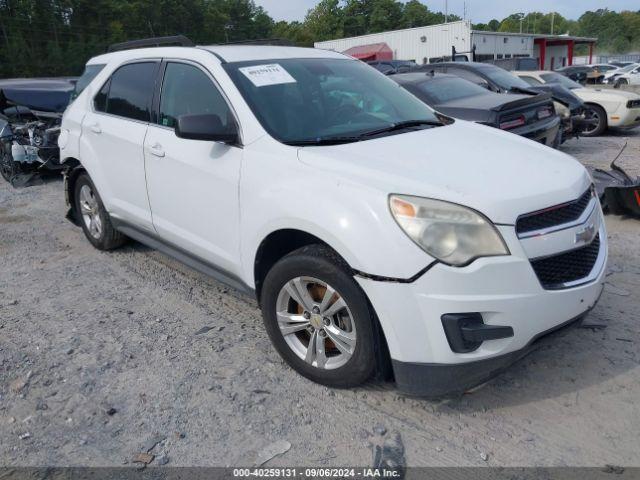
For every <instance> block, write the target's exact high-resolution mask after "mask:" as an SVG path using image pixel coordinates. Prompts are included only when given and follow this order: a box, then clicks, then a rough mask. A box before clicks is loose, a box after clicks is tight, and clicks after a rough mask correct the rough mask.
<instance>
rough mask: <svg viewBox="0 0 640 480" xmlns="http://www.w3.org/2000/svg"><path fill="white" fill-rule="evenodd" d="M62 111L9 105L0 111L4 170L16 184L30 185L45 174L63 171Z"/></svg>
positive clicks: (0, 163)
mask: <svg viewBox="0 0 640 480" xmlns="http://www.w3.org/2000/svg"><path fill="white" fill-rule="evenodd" d="M61 118H62V115H61V114H59V113H42V112H38V113H36V112H33V111H32V110H30V109H29V108H27V107H19V106H14V107H9V108H5V109H4V110H3V111H2V112H0V173H1V174H2V177H3V178H4V179H5V180H6V181H8V182H10V183H11V184H12V185H13V186H16V187H17V186H26V185H28V184H29V183H30V182H31V181H33V180H34V178H35V177H37V176H39V175H40V174H42V173H50V172H57V171H60V170H62V165H60V149H59V148H58V136H59V135H60V120H61Z"/></svg>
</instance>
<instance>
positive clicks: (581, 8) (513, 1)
mask: <svg viewBox="0 0 640 480" xmlns="http://www.w3.org/2000/svg"><path fill="white" fill-rule="evenodd" d="M254 1H255V3H256V4H257V5H261V6H262V7H263V8H264V9H265V10H266V11H267V12H268V13H269V15H271V17H272V18H274V19H275V20H287V21H291V20H302V19H304V16H305V14H306V13H307V10H309V9H310V8H313V7H314V6H315V5H316V4H317V3H318V0H254ZM420 1H421V2H422V3H424V4H426V5H427V6H428V7H429V9H430V10H434V11H442V12H444V9H445V0H420ZM448 3H449V12H450V13H455V14H456V15H459V16H461V17H462V16H464V15H463V13H464V4H465V3H466V5H467V18H469V19H470V20H471V21H472V22H474V23H486V22H488V21H489V20H491V19H493V18H496V19H498V20H502V19H503V18H505V17H507V16H509V15H510V14H512V13H516V12H524V13H528V12H531V11H538V12H551V11H554V10H555V11H556V12H558V13H560V14H561V15H562V16H563V17H566V18H570V19H577V18H578V17H579V16H580V15H582V14H583V13H584V12H585V11H587V10H597V9H598V8H605V7H606V8H608V9H610V10H616V11H620V10H635V11H637V10H640V2H639V1H638V0H604V1H603V0H466V2H465V0H448Z"/></svg>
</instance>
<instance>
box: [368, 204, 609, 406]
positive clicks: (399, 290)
mask: <svg viewBox="0 0 640 480" xmlns="http://www.w3.org/2000/svg"><path fill="white" fill-rule="evenodd" d="M594 215H595V216H596V217H598V218H599V219H601V218H602V214H601V211H600V207H599V206H597V210H596V212H595V213H594ZM593 218H595V217H590V221H591V220H592V219H593ZM580 227H581V226H580V225H576V226H575V227H574V228H575V229H579V228H580ZM498 228H499V230H500V233H501V234H502V236H503V238H504V240H505V242H506V243H507V245H508V247H509V250H510V252H511V255H509V256H501V257H491V258H481V259H478V260H476V261H474V262H473V263H472V264H471V265H469V266H467V267H464V268H456V267H450V266H447V265H444V264H440V263H438V264H435V265H434V266H433V267H432V268H430V269H429V270H428V271H427V272H426V273H424V274H423V275H422V276H421V277H420V278H418V279H417V280H415V281H414V282H412V283H400V282H396V283H394V282H384V281H376V280H374V279H371V278H361V277H356V278H357V280H358V282H359V283H360V285H361V286H362V288H363V289H364V291H365V292H366V294H367V295H368V297H369V299H370V301H371V303H372V305H373V307H374V309H375V311H376V313H377V315H378V318H379V319H380V323H381V325H382V329H383V331H384V333H385V338H386V340H387V345H388V347H389V352H390V355H391V359H392V364H393V367H394V373H395V377H396V382H397V383H398V387H399V388H400V389H402V390H403V391H406V392H408V393H412V394H418V395H427V396H435V395H443V394H446V393H454V392H460V391H464V390H465V389H468V388H470V387H472V386H474V385H476V384H478V383H481V382H483V381H485V380H486V379H487V378H489V377H490V376H491V375H493V374H495V373H497V372H498V371H500V370H501V369H503V368H504V367H505V366H506V365H509V364H510V363H512V362H513V361H515V360H517V359H518V358H520V357H521V356H522V355H524V354H526V353H527V348H528V346H529V345H531V343H532V342H533V341H534V340H535V339H537V338H539V337H540V336H541V335H543V334H544V333H546V332H549V331H552V330H554V329H557V328H558V327H560V326H562V325H564V324H566V323H567V322H569V321H571V320H573V319H576V318H579V317H581V316H583V315H584V314H585V313H586V312H587V311H588V310H589V309H591V308H593V306H594V305H595V304H596V302H597V301H598V299H599V297H600V294H601V293H602V289H603V277H604V274H605V266H606V260H607V242H606V238H607V236H606V230H605V227H604V222H603V221H601V222H600V223H599V225H598V232H599V235H600V239H601V243H600V251H599V254H598V260H597V262H596V264H595V266H594V267H593V271H592V273H591V274H590V275H589V277H588V278H587V279H585V283H579V284H577V285H575V286H573V287H572V288H565V289H559V290H545V289H544V288H543V287H542V285H541V283H540V281H539V280H538V277H537V276H536V274H535V272H534V270H533V267H532V266H531V263H530V258H533V257H538V256H540V255H543V254H544V253H545V252H544V250H545V249H547V248H552V249H553V250H554V251H557V252H559V251H561V248H560V247H559V245H562V243H563V242H566V241H569V240H571V241H573V237H572V236H571V235H572V232H573V231H574V230H573V228H567V229H563V230H562V231H559V232H557V233H555V234H553V235H548V236H547V238H545V239H536V238H532V239H529V240H527V241H524V240H521V239H519V238H518V237H517V235H516V232H515V229H514V227H513V226H500V227H498ZM466 312H477V313H480V314H481V315H482V318H483V320H484V323H485V324H488V325H502V326H510V327H512V328H513V331H514V335H513V336H512V337H509V338H501V339H497V340H488V341H484V342H483V343H482V344H481V345H480V346H479V347H478V348H477V349H476V350H474V351H472V352H469V353H456V352H454V351H452V349H451V347H450V345H449V342H448V340H447V337H446V335H445V332H444V328H443V326H442V321H441V317H442V315H445V314H450V313H466ZM418 372H422V373H418Z"/></svg>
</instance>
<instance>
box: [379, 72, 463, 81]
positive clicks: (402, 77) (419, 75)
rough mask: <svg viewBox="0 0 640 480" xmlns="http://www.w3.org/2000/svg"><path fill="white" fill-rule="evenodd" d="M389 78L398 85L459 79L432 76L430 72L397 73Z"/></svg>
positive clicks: (438, 75) (448, 76) (451, 76)
mask: <svg viewBox="0 0 640 480" xmlns="http://www.w3.org/2000/svg"><path fill="white" fill-rule="evenodd" d="M389 78H391V79H393V80H395V81H396V82H398V83H420V82H423V81H429V80H433V79H438V78H460V77H456V76H455V75H448V74H446V73H434V74H433V75H431V74H430V72H424V71H421V72H409V73H397V74H395V75H392V76H390V77H389Z"/></svg>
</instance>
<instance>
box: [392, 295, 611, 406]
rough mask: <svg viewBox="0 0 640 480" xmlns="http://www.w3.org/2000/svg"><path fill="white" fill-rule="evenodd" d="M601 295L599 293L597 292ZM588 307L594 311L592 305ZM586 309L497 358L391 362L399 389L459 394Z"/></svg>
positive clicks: (569, 323)
mask: <svg viewBox="0 0 640 480" xmlns="http://www.w3.org/2000/svg"><path fill="white" fill-rule="evenodd" d="M600 293H601V294H602V292H600ZM595 303H597V300H596V302H594V305H592V306H591V308H593V307H594V306H595ZM591 308H589V309H588V310H586V311H585V312H583V313H581V314H580V315H578V316H576V317H574V318H572V319H570V320H568V321H566V322H564V323H561V324H560V325H557V326H555V327H553V328H551V329H549V330H546V331H544V332H542V333H540V334H538V335H537V336H536V337H534V338H533V339H532V340H531V342H529V344H527V346H525V347H524V348H522V349H520V350H516V351H514V352H510V353H507V354H504V355H500V356H498V357H492V358H487V359H484V360H478V361H475V362H468V363H453V364H445V363H412V362H400V361H398V360H393V359H392V360H391V363H392V366H393V374H394V377H395V381H396V386H397V387H398V390H400V391H402V392H403V393H406V394H408V395H415V396H420V397H442V396H453V395H460V394H463V393H464V392H466V391H467V390H469V389H471V388H473V387H476V386H478V385H480V384H482V383H484V382H486V381H488V380H490V379H492V378H493V377H495V376H496V375H498V374H500V373H502V372H503V371H505V370H506V369H507V368H508V367H509V366H511V365H513V364H514V363H515V362H517V361H518V360H520V359H521V358H523V357H525V356H526V355H528V354H529V353H531V352H532V351H533V350H535V346H534V344H535V343H536V342H537V341H538V340H540V339H541V338H543V337H545V336H547V335H549V334H551V333H553V332H556V331H558V330H561V329H563V328H567V327H570V326H573V325H575V324H577V323H578V322H579V321H580V320H581V319H582V318H584V317H585V315H587V313H589V311H590V310H591Z"/></svg>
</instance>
